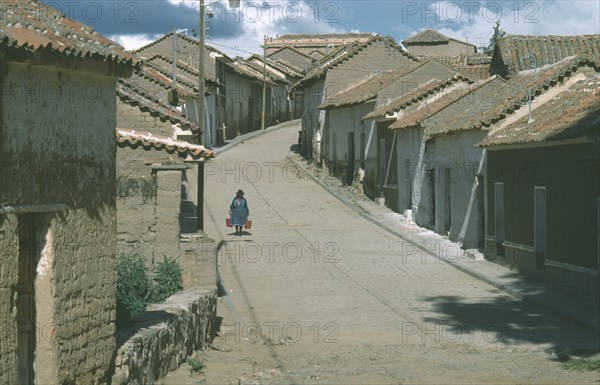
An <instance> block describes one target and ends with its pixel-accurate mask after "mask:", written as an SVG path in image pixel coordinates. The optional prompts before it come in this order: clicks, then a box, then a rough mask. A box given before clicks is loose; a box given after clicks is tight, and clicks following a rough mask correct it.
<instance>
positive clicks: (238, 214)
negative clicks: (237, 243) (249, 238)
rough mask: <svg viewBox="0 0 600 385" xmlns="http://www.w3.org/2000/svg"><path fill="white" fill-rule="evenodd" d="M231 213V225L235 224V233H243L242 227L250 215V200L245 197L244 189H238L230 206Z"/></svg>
mask: <svg viewBox="0 0 600 385" xmlns="http://www.w3.org/2000/svg"><path fill="white" fill-rule="evenodd" d="M229 215H230V216H231V225H232V226H235V235H242V228H243V227H244V225H245V224H246V221H247V220H248V215H250V210H249V209H248V201H247V200H246V198H244V192H243V191H242V190H238V192H237V193H236V194H235V198H233V201H232V202H231V205H230V206H229Z"/></svg>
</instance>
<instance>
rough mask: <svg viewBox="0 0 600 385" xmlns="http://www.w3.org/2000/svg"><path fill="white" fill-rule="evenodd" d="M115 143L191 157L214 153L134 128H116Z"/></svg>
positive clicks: (207, 156)
mask: <svg viewBox="0 0 600 385" xmlns="http://www.w3.org/2000/svg"><path fill="white" fill-rule="evenodd" d="M115 136H116V140H117V143H119V144H120V145H121V146H128V147H133V148H137V147H139V146H142V147H144V148H154V149H156V150H164V151H167V152H168V153H171V154H172V153H175V152H177V153H179V154H182V155H190V156H192V157H193V158H196V159H197V158H212V157H214V155H215V154H214V153H213V152H212V151H211V150H209V149H208V148H206V147H204V146H202V145H199V144H192V143H188V142H184V141H182V140H175V139H171V138H167V137H164V136H158V135H153V134H151V133H149V132H139V131H135V130H123V129H119V128H117V130H116V131H115Z"/></svg>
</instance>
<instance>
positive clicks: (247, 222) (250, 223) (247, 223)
mask: <svg viewBox="0 0 600 385" xmlns="http://www.w3.org/2000/svg"><path fill="white" fill-rule="evenodd" d="M246 228H247V229H251V228H252V221H251V220H247V221H246Z"/></svg>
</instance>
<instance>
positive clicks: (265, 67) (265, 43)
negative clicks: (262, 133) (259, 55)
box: [261, 35, 267, 130]
mask: <svg viewBox="0 0 600 385" xmlns="http://www.w3.org/2000/svg"><path fill="white" fill-rule="evenodd" d="M266 110H267V35H263V92H262V119H261V120H262V123H261V129H263V130H264V129H265V116H266Z"/></svg>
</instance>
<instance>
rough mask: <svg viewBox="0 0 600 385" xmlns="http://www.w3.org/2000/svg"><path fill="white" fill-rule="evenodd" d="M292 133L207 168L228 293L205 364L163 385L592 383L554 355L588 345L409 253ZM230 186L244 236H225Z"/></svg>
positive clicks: (561, 326)
mask: <svg viewBox="0 0 600 385" xmlns="http://www.w3.org/2000/svg"><path fill="white" fill-rule="evenodd" d="M298 128H299V127H298V125H293V124H291V125H290V124H288V125H286V127H284V128H282V129H279V130H276V131H272V132H270V133H268V134H266V135H262V136H259V137H258V138H255V139H251V140H248V141H246V142H242V143H240V144H239V145H237V146H235V147H234V148H232V149H231V150H229V151H227V152H225V153H223V154H221V155H219V156H218V158H217V159H215V160H211V161H210V162H208V163H207V164H206V199H205V216H206V218H205V231H206V233H207V234H208V235H209V236H211V237H213V238H215V240H216V241H217V243H218V244H219V249H218V253H217V264H218V269H219V275H220V279H221V288H222V289H223V291H224V293H223V294H224V296H222V297H221V298H220V299H219V309H218V313H219V316H220V317H222V319H221V320H220V321H221V326H220V336H219V337H217V338H216V339H215V340H214V341H213V346H214V347H215V349H214V350H209V351H206V352H198V353H197V354H196V358H197V359H198V360H199V361H202V362H203V363H204V364H205V365H206V367H205V368H204V370H203V373H201V374H195V375H194V376H190V374H189V366H187V365H184V366H182V367H181V368H180V369H179V370H177V371H175V372H173V373H171V374H170V375H169V376H167V377H166V378H165V379H164V380H163V383H164V384H188V383H189V384H195V383H200V384H238V383H239V384H400V383H427V384H441V383H444V384H451V383H457V384H467V383H473V384H475V383H477V384H482V383H488V384H492V383H493V384H498V383H503V384H512V383H519V384H524V383H525V384H540V383H544V384H571V383H581V384H590V383H594V382H595V381H596V383H597V373H593V372H591V373H580V372H571V371H566V370H564V369H562V368H561V366H560V363H559V362H558V360H557V359H556V358H557V357H560V356H561V355H562V354H564V353H565V352H567V353H569V354H579V353H581V354H583V353H585V352H589V351H590V349H593V348H594V347H595V346H597V343H598V341H597V336H594V334H592V333H588V332H585V331H583V330H582V329H581V328H580V327H579V326H578V325H575V324H573V323H570V322H567V321H564V320H562V319H560V318H558V317H557V316H555V315H553V314H550V313H547V312H544V311H543V310H541V309H539V308H537V307H535V306H533V305H531V304H527V303H524V302H522V301H520V300H518V299H516V298H514V297H511V296H509V295H507V294H506V293H504V292H502V291H500V290H498V289H496V288H494V287H492V286H490V285H488V284H486V283H483V282H481V281H479V280H477V279H475V278H473V277H471V276H469V275H467V274H465V273H463V272H461V271H459V270H457V269H455V268H454V267H452V266H450V265H448V264H446V263H443V262H440V260H439V259H438V258H436V255H435V253H430V254H427V253H414V248H412V247H410V245H407V244H406V243H403V242H401V241H400V240H399V239H398V238H397V237H395V236H393V235H392V234H390V233H389V232H386V231H384V230H383V229H382V228H380V227H377V226H375V225H374V224H372V223H371V222H369V221H367V220H365V219H364V218H362V217H361V216H360V215H358V214H357V213H356V212H354V211H352V210H350V209H349V208H348V207H346V206H345V205H343V204H342V203H340V202H339V201H338V200H337V199H335V198H334V197H332V196H331V195H329V194H328V193H327V192H326V191H325V190H324V189H323V188H322V187H320V186H319V185H317V184H315V183H314V182H313V181H311V180H310V179H309V178H307V177H305V176H304V175H303V174H302V173H301V172H300V171H299V170H298V169H297V168H296V167H295V166H294V165H293V164H292V163H291V162H289V161H288V160H286V156H287V155H288V154H289V153H290V151H291V146H292V145H293V144H294V143H295V142H296V139H297V131H298ZM238 189H243V190H244V191H245V193H246V198H247V199H248V204H249V209H250V213H251V216H250V219H252V220H253V226H252V229H248V230H246V231H245V233H244V235H242V236H241V237H239V236H235V235H233V233H234V230H233V229H230V228H226V227H225V218H226V216H227V213H228V207H229V203H230V202H231V199H232V198H233V196H234V194H235V192H236V191H237V190H238Z"/></svg>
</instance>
